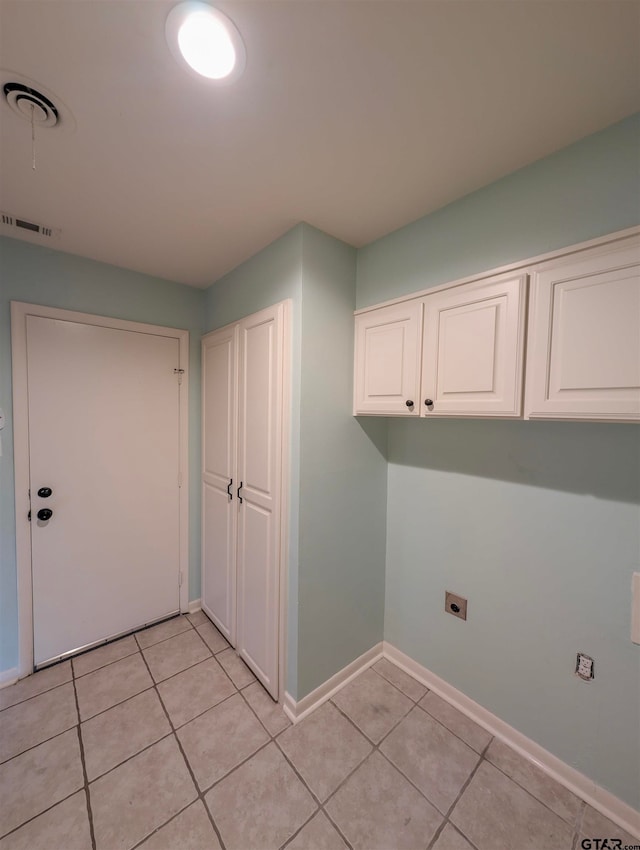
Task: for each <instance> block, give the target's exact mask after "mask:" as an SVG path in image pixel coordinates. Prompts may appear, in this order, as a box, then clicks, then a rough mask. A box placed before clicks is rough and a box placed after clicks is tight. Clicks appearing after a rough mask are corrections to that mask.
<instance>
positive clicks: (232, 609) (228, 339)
mask: <svg viewBox="0 0 640 850" xmlns="http://www.w3.org/2000/svg"><path fill="white" fill-rule="evenodd" d="M237 334H238V331H237V328H223V329H222V330H220V331H216V332H214V333H212V334H208V335H207V336H205V337H204V339H203V343H202V407H203V427H202V457H203V474H202V607H203V609H204V611H205V612H206V613H207V614H208V615H209V616H210V617H211V619H212V620H213V621H214V623H215V624H216V625H217V626H218V628H219V629H220V631H221V632H222V633H223V634H224V635H225V637H226V638H227V639H228V640H229V642H230V643H231V644H232V646H235V644H236V570H235V553H236V504H235V493H236V490H237V486H238V482H237V481H236V480H234V470H235V465H236V430H237V414H236V386H237ZM236 477H237V476H236Z"/></svg>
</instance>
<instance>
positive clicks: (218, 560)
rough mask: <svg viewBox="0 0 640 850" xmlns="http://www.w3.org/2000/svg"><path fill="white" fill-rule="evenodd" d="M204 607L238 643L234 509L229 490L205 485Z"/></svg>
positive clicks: (230, 638)
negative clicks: (228, 494)
mask: <svg viewBox="0 0 640 850" xmlns="http://www.w3.org/2000/svg"><path fill="white" fill-rule="evenodd" d="M202 522H203V526H204V528H205V529H206V534H203V538H202V608H203V609H204V611H205V612H206V613H207V614H208V615H209V616H210V617H211V619H212V620H213V621H214V623H215V624H216V626H217V627H218V628H219V629H220V631H221V632H222V633H223V634H224V636H225V637H226V638H227V640H228V641H229V643H230V644H231V645H232V646H235V644H236V631H235V624H236V606H235V602H236V591H235V587H236V569H235V548H236V540H235V509H234V507H233V504H232V502H231V501H230V500H229V497H228V496H227V493H226V490H221V489H220V488H219V487H216V486H215V485H211V484H209V483H208V482H206V481H204V482H203V485H202Z"/></svg>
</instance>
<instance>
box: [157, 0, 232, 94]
mask: <svg viewBox="0 0 640 850" xmlns="http://www.w3.org/2000/svg"><path fill="white" fill-rule="evenodd" d="M165 34H166V37H167V43H168V45H169V49H170V50H171V53H172V54H173V55H174V57H175V58H176V60H177V61H178V62H179V63H180V64H181V65H183V66H184V67H187V68H188V69H189V70H190V71H191V72H195V73H196V74H198V75H199V76H202V77H206V78H207V79H208V80H211V81H212V82H214V83H221V84H227V83H231V82H233V81H234V80H237V79H238V77H239V76H240V75H241V74H242V72H243V71H244V66H245V63H246V51H245V48H244V43H243V41H242V38H241V36H240V33H239V32H238V30H237V28H236V26H235V24H234V23H233V21H232V20H231V19H230V18H228V17H227V16H226V15H225V14H223V13H222V12H220V11H219V10H218V9H215V8H214V7H213V6H210V5H209V4H208V3H203V2H200V1H199V0H186V2H184V3H179V4H178V5H177V6H174V8H173V9H172V10H171V11H170V12H169V15H168V16H167V22H166V25H165Z"/></svg>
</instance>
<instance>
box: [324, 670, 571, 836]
mask: <svg viewBox="0 0 640 850" xmlns="http://www.w3.org/2000/svg"><path fill="white" fill-rule="evenodd" d="M389 663H390V664H392V663H393V662H391V661H390V662H389ZM371 669H373V670H375V665H374V666H373V667H372V668H371ZM398 669H400V668H398ZM375 672H376V673H378V675H379V676H382V678H384V679H385V681H387V682H389V684H390V685H393V687H394V688H396V690H398V691H400V693H402V694H404V696H407V697H408V699H413V698H412V697H409V696H408V694H405V693H404V691H402V690H401V689H400V688H399V687H398V685H396V684H395V683H394V682H392V681H391V680H390V679H387V678H386V676H384V675H383V674H382V673H380V672H379V671H378V670H375ZM403 672H404V671H403ZM407 675H409V674H407ZM418 684H419V683H418ZM423 687H426V686H423ZM428 693H433V691H431V690H430V689H429V688H427V690H426V693H424V694H423V695H422V696H421V697H419V699H418V700H415V701H414V702H415V706H416V707H417V708H419V709H420V710H421V711H424V713H425V714H426V715H427V716H428V717H430V718H431V719H432V720H434V721H435V722H436V723H438V724H440V726H442V727H443V728H444V729H446V730H447V732H450V733H451V734H452V735H453V736H454V737H456V738H457V739H458V740H459V741H462V743H463V744H465V745H466V746H467V747H469V749H470V750H472V751H473V752H474V753H476V754H477V755H479V756H480V761H486V762H487V764H490V765H491V766H492V767H495V769H496V770H497V771H499V772H500V773H501V774H502V775H503V776H505V777H506V778H507V779H508V780H510V781H511V782H513V783H514V785H517V786H518V788H520V789H521V790H522V791H524V792H525V793H526V794H528V795H529V796H530V797H532V798H533V799H534V800H536V802H538V803H540V805H541V806H544V808H545V809H547V810H548V811H549V812H551V814H553V815H555V816H556V817H557V818H559V819H560V820H561V821H562V822H563V823H565V824H567V826H569V827H572V828H574V829H576V831H579V830H578V828H577V827H576V821H575V819H574V822H573V823H572V822H571V821H568V820H566V819H565V818H563V817H562V815H559V814H558V813H557V812H556V811H554V810H553V809H552V808H551V807H550V806H549V805H547V803H545V802H544V800H541V799H540V798H539V797H536V795H535V794H533V793H532V792H531V791H530V790H529V789H528V788H526V787H525V786H524V785H522V784H521V783H520V782H519V781H518V780H517V779H516V778H515V777H513V776H511V775H510V774H508V773H506V772H505V771H504V770H502V768H500V767H499V766H498V765H497V764H494V763H493V762H492V761H491V760H490V759H489V758H487V756H486V753H487V750H488V749H489V747H490V746H491V744H492V743H493V741H494V740H496V738H495V736H494V735H491V737H490V739H489V741H488V742H487V744H486V745H485V747H484V748H483V750H482V751H481V752H480V753H479V752H478V750H476V749H474V748H473V747H472V746H471V745H470V744H469V743H467V741H465V740H464V738H461V737H460V735H458V734H457V733H456V732H454V731H453V729H450V728H449V727H448V726H447V725H446V724H444V723H443V722H442V721H441V720H440V719H439V718H437V717H435V716H434V715H433V714H431V712H430V711H428V710H427V709H426V708H425V707H424V706H422V705H420V702H421V701H422V700H423V699H424V697H425V696H426V695H427V694H428ZM436 696H438V694H436ZM440 699H442V700H443V702H446V703H447V705H449V706H451V703H449V702H448V701H447V700H445V699H444V698H443V697H440ZM331 701H332V702H333V700H331ZM334 704H335V703H334ZM451 707H452V708H454V709H455V706H451ZM336 708H338V706H337V705H336ZM455 710H456V711H457V710H458V709H455ZM410 711H411V709H410ZM342 713H343V714H344V712H342ZM408 714H409V712H407V714H406V715H405V717H407V716H408ZM345 716H346V715H345ZM348 719H350V718H348ZM402 719H403V720H404V717H403V718H402ZM467 719H468V720H470V722H471V723H475V722H474V721H473V720H471V719H470V718H467ZM400 722H401V721H400ZM354 725H355V724H354ZM398 725H399V723H397V724H396V726H394V727H393V729H391V730H389V732H388V733H386V734H385V736H384V738H382V739H381V740H380V742H379V744H378V745H377V746H379V745H380V744H382V742H383V741H384V740H385V739H386V738H387V737H388V736H389V735H390V734H391V732H393V730H394V729H395V728H397V726H398ZM475 725H476V726H477V725H478V724H477V723H476V724H475ZM356 728H357V729H358V731H360V732H362V730H361V729H360V728H359V727H358V726H356ZM479 728H480V729H482V726H480V727H479ZM484 731H486V730H484ZM363 734H365V733H364V732H363ZM487 734H489V733H487ZM505 746H507V747H508V746H509V745H508V744H506V745H505ZM509 749H512V748H511V747H509ZM381 755H383V756H384V755H385V754H384V753H381ZM385 758H386V756H385ZM387 761H389V763H390V764H392V765H393V762H392V761H391V760H390V759H387ZM479 765H480V762H478V765H476V768H475V769H474V771H473V772H474V773H475V771H476V770H477V769H478V767H479ZM393 766H394V767H396V765H393ZM396 769H399V768H396ZM400 772H401V773H402V771H400ZM402 775H403V776H404V773H402ZM406 778H407V779H408V777H406ZM409 781H411V780H409ZM552 781H555V780H552ZM412 784H413V783H412ZM414 787H415V786H414ZM417 790H420V789H417ZM420 793H421V794H422V792H420ZM570 793H571V792H570ZM422 796H423V797H424V796H425V795H424V794H422ZM573 796H574V797H576V799H578V800H579V801H580V803H581V804H582V806H583V811H584V808H586V805H587V804H586V802H585V801H584V800H583V799H582V798H581V797H578V795H577V794H574V795H573ZM425 799H428V798H427V797H425ZM429 802H430V803H431V800H429ZM432 805H433V804H432ZM438 811H439V810H438ZM579 814H580V811H578V815H579ZM578 815H577V816H578ZM577 816H576V817H577ZM465 838H466V836H465ZM467 840H468V839H467Z"/></svg>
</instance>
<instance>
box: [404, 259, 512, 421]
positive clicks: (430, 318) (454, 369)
mask: <svg viewBox="0 0 640 850" xmlns="http://www.w3.org/2000/svg"><path fill="white" fill-rule="evenodd" d="M525 298H526V275H518V276H516V277H511V278H503V279H497V280H496V279H495V278H493V279H490V280H487V281H480V282H478V283H473V284H465V285H463V286H459V287H455V288H453V289H450V290H443V291H441V292H436V293H434V294H433V295H428V296H426V298H425V299H424V311H425V312H424V343H423V355H422V357H423V360H422V393H421V402H420V403H421V412H422V415H423V416H426V417H431V416H456V415H459V416H463V415H466V416H519V415H520V413H521V397H522V352H523V342H524V306H525ZM426 399H430V400H431V401H432V402H433V404H432V405H429V406H427V405H426V404H425V401H426Z"/></svg>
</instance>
